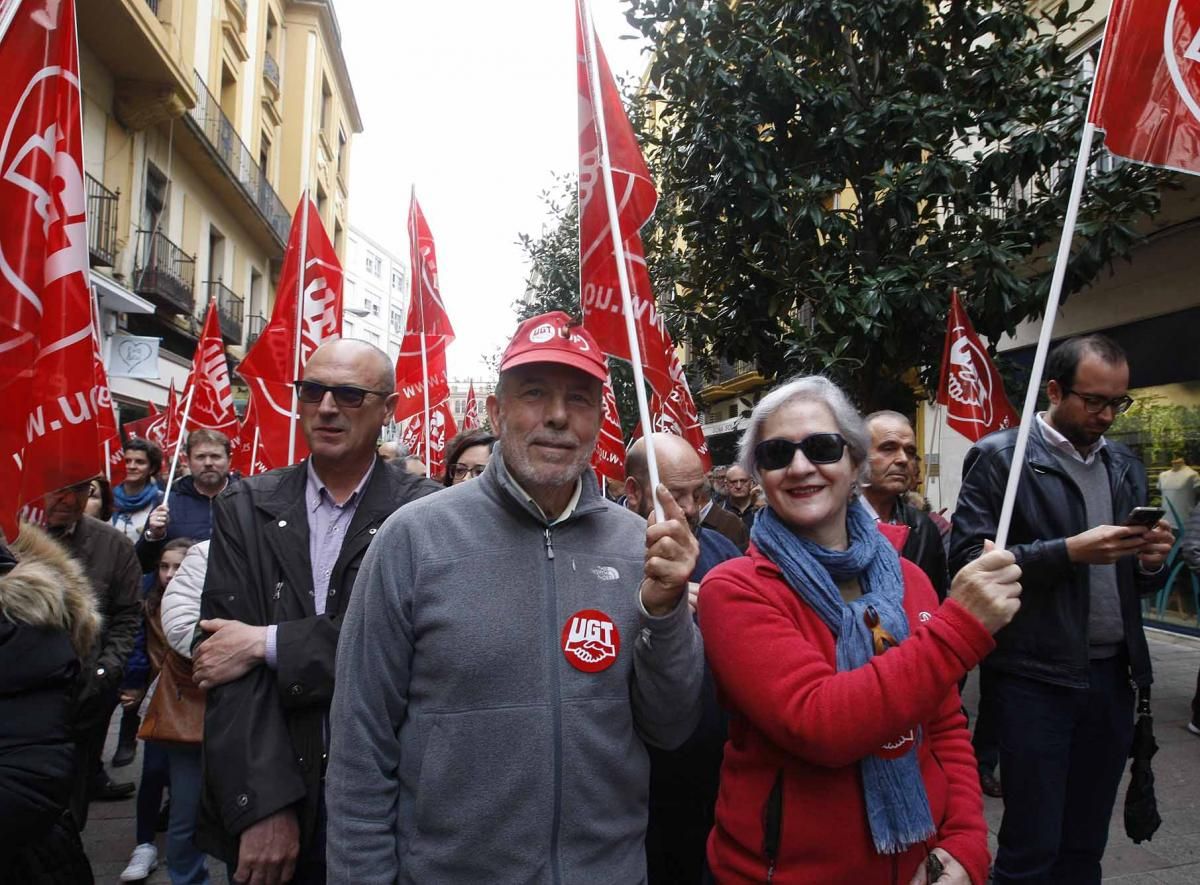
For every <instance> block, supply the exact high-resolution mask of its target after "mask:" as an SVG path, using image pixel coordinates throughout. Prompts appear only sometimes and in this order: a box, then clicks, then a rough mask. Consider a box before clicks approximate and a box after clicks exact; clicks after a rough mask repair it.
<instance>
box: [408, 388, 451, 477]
mask: <svg viewBox="0 0 1200 885" xmlns="http://www.w3.org/2000/svg"><path fill="white" fill-rule="evenodd" d="M424 418H425V416H424V410H422V411H420V412H417V414H415V415H413V416H412V417H411V418H409V420H408V423H407V424H405V425H404V430H403V431H402V432H401V434H400V443H401V445H403V446H404V447H405V448H406V449H408V453H409V454H410V455H416V456H417V457H418V458H420V459H421V460H422V461H424V462H425V463H426V464H428V465H429V475H430V476H441V475H442V474H444V473H445V472H446V443H448V442H449V441H450V440H452V439H454V437H455V435H456V434H457V433H458V426H457V425H456V424H455V423H454V415H452V414H451V412H450V402H449V400H442V401H441V402H440V403H436V404H435V405H432V406H430V407H429V452H428V453H426V451H425V420H424Z"/></svg>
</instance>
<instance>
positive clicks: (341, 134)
mask: <svg viewBox="0 0 1200 885" xmlns="http://www.w3.org/2000/svg"><path fill="white" fill-rule="evenodd" d="M337 174H338V176H339V177H342V178H344V177H345V175H346V130H345V129H343V128H342V127H341V126H339V127H338V136H337Z"/></svg>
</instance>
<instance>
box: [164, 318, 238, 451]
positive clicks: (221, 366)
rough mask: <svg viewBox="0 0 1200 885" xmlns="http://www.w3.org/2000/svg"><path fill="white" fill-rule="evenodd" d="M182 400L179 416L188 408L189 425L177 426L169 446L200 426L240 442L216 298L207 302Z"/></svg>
mask: <svg viewBox="0 0 1200 885" xmlns="http://www.w3.org/2000/svg"><path fill="white" fill-rule="evenodd" d="M189 399H190V400H191V404H190V405H189V403H188V400H189ZM181 400H182V408H181V410H180V419H179V420H180V422H182V420H183V413H184V412H186V413H187V427H178V426H177V427H176V428H175V436H174V437H169V438H168V440H167V442H168V444H169V445H170V447H172V448H173V447H174V446H175V445H176V444H178V442H179V439H178V437H179V436H181V435H186V434H187V433H190V432H191V431H193V430H195V429H196V428H198V427H205V428H208V429H209V430H218V431H220V432H221V433H223V434H225V435H226V436H227V437H229V440H230V442H231V443H235V442H237V436H238V419H237V412H235V411H234V409H233V387H232V386H231V385H230V383H229V363H228V361H227V359H226V357H225V344H224V342H223V341H222V340H221V326H220V320H219V319H218V317H217V303H216V301H212V302H210V303H209V305H208V314H207V316H205V318H204V331H203V332H201V333H200V342H199V343H198V344H197V345H196V352H195V354H194V355H193V356H192V371H191V372H190V373H189V374H188V378H187V384H186V385H184V392H183V396H182V397H181Z"/></svg>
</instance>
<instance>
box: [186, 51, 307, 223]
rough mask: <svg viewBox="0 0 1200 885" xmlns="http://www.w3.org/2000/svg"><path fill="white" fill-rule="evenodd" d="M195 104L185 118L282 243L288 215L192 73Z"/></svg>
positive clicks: (229, 124)
mask: <svg viewBox="0 0 1200 885" xmlns="http://www.w3.org/2000/svg"><path fill="white" fill-rule="evenodd" d="M196 95H197V99H196V106H195V107H194V108H192V109H191V110H190V111H188V118H189V120H190V121H191V123H192V124H194V125H195V126H196V127H197V128H198V129H199V130H200V132H201V133H202V134H203V136H204V140H205V141H207V142H208V144H209V146H210V147H211V148H212V150H213V151H214V152H215V153H216V155H217V159H218V160H219V162H220V164H221V166H222V167H223V168H224V169H225V172H226V173H228V175H229V176H230V177H231V178H232V179H233V180H234V181H236V182H237V184H238V187H239V189H240V190H241V191H242V193H243V194H244V195H245V197H246V199H247V200H249V201H250V203H251V204H252V205H253V206H254V207H255V208H256V209H257V210H258V211H259V213H260V214H261V215H262V217H263V219H264V220H265V221H266V222H267V224H268V225H269V226H270V227H271V229H272V230H273V231H274V232H275V236H276V237H277V238H278V240H279V242H280V243H281V244H282V243H286V242H287V237H288V229H289V228H290V227H291V223H292V221H291V216H290V215H289V214H288V211H287V209H286V208H285V207H284V205H283V201H282V200H280V199H279V194H277V193H275V188H273V187H272V186H271V182H270V181H268V180H267V177H266V175H265V174H264V172H263V170H262V169H260V168H259V166H258V162H257V160H255V158H254V156H253V155H252V154H251V153H250V149H249V148H248V147H246V144H245V142H243V141H242V140H241V138H239V137H238V134H237V130H236V129H234V126H233V123H232V122H230V120H229V118H228V117H226V116H225V112H224V111H222V110H221V105H220V104H219V103H218V102H217V99H216V98H215V97H214V96H213V94H212V93H211V92H209V91H208V87H207V86H205V85H204V80H202V79H201V77H200V74H198V73H197V74H196Z"/></svg>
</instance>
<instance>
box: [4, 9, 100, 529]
mask: <svg viewBox="0 0 1200 885" xmlns="http://www.w3.org/2000/svg"><path fill="white" fill-rule="evenodd" d="M3 22H7V23H8V28H7V30H6V31H4V33H3V35H2V36H0V133H3V136H2V138H3V140H2V141H0V396H2V397H3V401H4V404H5V420H4V421H2V422H0V530H3V531H4V533H5V534H6V535H7V536H8V537H10V538H12V537H15V535H16V530H17V512H18V510H20V509H21V508H22V507H29V508H31V509H30V511H29V515H31V516H35V518H36V515H37V514H34V512H33V509H32V508H33V506H34V505H35V504H36V502H37V501H38V500H39V499H40V498H42V497H43V496H44V495H46V494H47V493H48V492H52V491H54V490H56V489H60V488H63V487H64V486H68V485H72V484H74V483H77V482H81V481H83V480H86V479H88V478H90V477H92V476H95V475H97V474H98V473H101V472H103V464H102V463H101V462H102V460H103V459H102V455H101V444H102V442H101V440H100V439H99V438H98V422H97V415H98V414H99V413H100V412H101V411H102V410H103V409H106V408H108V409H111V404H110V403H109V402H108V401H104V402H102V401H101V400H102V398H103V397H102V394H101V392H100V391H99V390H98V388H97V384H96V372H95V365H94V353H93V343H92V309H91V304H90V302H91V297H92V296H91V292H90V290H89V288H88V282H87V274H88V246H87V205H86V195H85V192H84V181H83V152H82V137H81V123H80V119H81V118H80V102H81V98H80V90H79V53H78V48H77V45H76V37H75V4H74V3H73V2H71V0H62V2H59V3H31V2H13V0H10V2H8V3H5V4H3V5H0V24H2V23H3Z"/></svg>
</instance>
